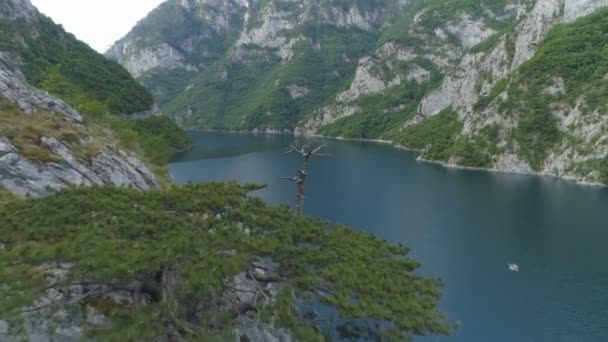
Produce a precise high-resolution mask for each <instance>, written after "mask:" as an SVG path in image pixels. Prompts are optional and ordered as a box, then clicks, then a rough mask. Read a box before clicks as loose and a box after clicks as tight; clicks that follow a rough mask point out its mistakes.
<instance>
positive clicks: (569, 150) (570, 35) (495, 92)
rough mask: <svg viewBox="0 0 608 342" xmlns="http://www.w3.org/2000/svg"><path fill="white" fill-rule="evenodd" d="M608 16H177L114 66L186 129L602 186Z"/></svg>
mask: <svg viewBox="0 0 608 342" xmlns="http://www.w3.org/2000/svg"><path fill="white" fill-rule="evenodd" d="M606 5H608V1H605V0H495V1H484V0H457V1H454V0H449V1H448V0H411V1H403V0H359V1H342V0H304V1H291V0H268V1H257V0H239V1H237V0H228V1H219V0H168V1H166V2H165V3H163V4H162V5H161V6H159V7H158V8H157V9H156V10H154V11H153V12H152V13H151V14H150V15H149V16H148V17H146V18H145V19H143V20H142V21H141V22H139V23H138V25H137V26H136V27H135V28H134V29H133V30H132V31H131V32H130V33H129V34H128V35H126V37H124V38H123V39H121V40H120V41H118V42H117V43H116V44H115V45H114V46H113V47H112V48H111V49H110V50H108V52H107V53H106V55H107V56H108V57H110V58H112V59H114V60H116V61H118V62H119V63H121V64H122V65H123V66H125V67H126V68H127V69H128V70H129V71H130V72H131V73H132V74H133V75H134V76H135V77H136V78H137V79H138V80H139V81H140V82H141V83H142V84H144V85H145V86H146V87H147V88H148V89H150V90H151V91H152V93H153V94H154V96H155V98H156V99H157V100H158V101H159V102H160V104H161V105H162V108H163V110H164V111H165V112H167V113H168V114H170V115H171V116H173V117H174V118H175V119H176V120H177V122H178V123H180V124H181V125H182V126H185V127H191V128H203V129H222V130H247V131H257V132H290V133H291V132H295V133H298V134H307V135H308V134H322V135H326V136H336V137H344V138H366V139H383V140H389V141H392V142H394V143H396V144H399V145H402V146H404V147H407V148H411V149H416V150H420V151H421V152H422V154H421V159H424V160H432V161H438V162H441V163H444V164H448V165H452V166H466V167H482V168H491V169H496V170H502V171H509V172H519V173H543V174H550V175H557V176H560V177H565V178H571V179H574V180H577V181H584V182H594V183H597V182H602V183H607V182H608V162H607V161H606V156H607V155H608V140H607V139H608V133H607V131H606V119H605V118H606V117H607V116H606V115H604V114H605V113H606V111H605V102H606V101H605V100H604V98H605V97H603V96H602V94H603V89H605V87H606V77H605V75H606V74H608V70H606V69H605V61H604V58H603V55H602V53H601V49H602V46H603V45H605V44H606V39H605V37H606V36H605V35H606V27H605V26H604V25H602V22H605V21H606V18H607V16H608V14H607V12H606V10H603V9H602V7H604V6H606ZM581 32H585V33H584V34H583V33H581ZM528 75H530V77H528Z"/></svg>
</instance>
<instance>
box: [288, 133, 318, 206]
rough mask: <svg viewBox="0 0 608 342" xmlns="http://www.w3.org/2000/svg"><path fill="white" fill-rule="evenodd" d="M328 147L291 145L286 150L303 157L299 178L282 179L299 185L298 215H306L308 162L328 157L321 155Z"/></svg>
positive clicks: (297, 197)
mask: <svg viewBox="0 0 608 342" xmlns="http://www.w3.org/2000/svg"><path fill="white" fill-rule="evenodd" d="M325 147H326V145H321V146H318V147H316V148H312V147H311V145H310V144H304V145H302V146H298V144H295V143H294V144H291V145H290V146H289V147H288V148H287V149H286V150H285V152H286V153H295V154H299V155H300V156H302V159H303V161H302V167H301V168H300V169H299V170H298V174H299V176H295V177H282V179H285V180H288V181H291V182H294V183H296V184H297V187H298V188H297V189H298V190H297V196H296V199H297V202H296V203H297V207H296V211H297V213H298V214H300V215H303V214H304V199H305V196H304V190H305V187H306V177H307V176H308V161H309V160H310V159H311V158H313V157H319V156H326V154H324V153H321V151H322V150H323V149H324V148H325Z"/></svg>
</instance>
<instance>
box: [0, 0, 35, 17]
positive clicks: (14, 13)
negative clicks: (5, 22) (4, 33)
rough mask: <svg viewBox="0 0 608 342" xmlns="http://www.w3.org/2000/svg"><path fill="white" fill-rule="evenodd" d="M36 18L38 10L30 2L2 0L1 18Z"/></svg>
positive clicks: (24, 0) (0, 7) (0, 6)
mask: <svg viewBox="0 0 608 342" xmlns="http://www.w3.org/2000/svg"><path fill="white" fill-rule="evenodd" d="M35 16H36V9H35V8H34V6H32V4H31V3H30V1H29V0H2V1H1V2H0V18H5V19H26V20H31V19H33V18H35Z"/></svg>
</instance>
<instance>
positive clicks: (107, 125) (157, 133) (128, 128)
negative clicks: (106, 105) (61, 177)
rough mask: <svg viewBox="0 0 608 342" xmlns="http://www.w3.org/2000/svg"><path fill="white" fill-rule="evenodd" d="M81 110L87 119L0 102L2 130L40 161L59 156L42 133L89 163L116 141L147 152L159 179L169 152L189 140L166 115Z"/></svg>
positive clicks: (186, 145)
mask: <svg viewBox="0 0 608 342" xmlns="http://www.w3.org/2000/svg"><path fill="white" fill-rule="evenodd" d="M83 113H84V119H85V123H86V124H85V125H84V126H80V125H74V124H71V123H69V122H67V121H65V119H64V116H63V115H61V114H57V113H49V112H44V111H38V112H36V113H33V114H31V115H25V114H24V113H23V112H22V111H21V110H20V109H19V108H18V107H17V106H15V105H13V104H9V103H6V102H5V103H0V135H2V136H6V137H7V138H9V139H10V140H11V142H12V144H13V145H14V146H15V147H16V148H17V149H18V150H19V152H20V153H21V154H22V155H23V156H24V157H26V158H27V159H29V160H32V161H35V162H40V163H48V162H57V161H59V159H60V158H59V156H57V155H55V154H53V153H52V152H51V151H50V150H49V149H48V148H47V147H46V146H44V144H43V141H42V139H43V138H55V139H57V140H59V141H62V142H64V143H67V144H69V145H70V149H71V152H72V153H73V155H74V156H75V157H76V158H77V159H78V160H79V161H80V162H83V163H87V164H88V163H90V162H91V160H92V158H94V157H96V156H97V155H99V154H100V153H101V152H102V151H103V150H104V149H105V148H106V147H107V146H112V145H118V146H120V147H121V148H123V149H125V150H127V151H132V152H136V153H137V154H138V155H140V156H141V157H143V159H144V160H145V161H147V162H148V164H149V166H150V167H151V168H152V170H153V171H154V173H155V174H156V175H157V176H158V177H159V178H160V179H165V178H166V175H167V167H166V164H167V162H168V161H169V158H170V157H171V156H172V155H173V154H174V153H175V152H177V151H181V150H184V149H187V148H189V147H190V145H191V140H190V137H189V136H188V135H187V134H186V133H185V132H184V131H183V130H182V129H181V128H180V127H179V126H177V124H175V123H174V122H173V121H171V119H169V118H167V117H151V118H146V119H136V120H133V119H128V118H125V117H120V116H113V115H109V114H106V113H103V112H101V113H99V112H96V113H90V112H83ZM90 138H93V139H90Z"/></svg>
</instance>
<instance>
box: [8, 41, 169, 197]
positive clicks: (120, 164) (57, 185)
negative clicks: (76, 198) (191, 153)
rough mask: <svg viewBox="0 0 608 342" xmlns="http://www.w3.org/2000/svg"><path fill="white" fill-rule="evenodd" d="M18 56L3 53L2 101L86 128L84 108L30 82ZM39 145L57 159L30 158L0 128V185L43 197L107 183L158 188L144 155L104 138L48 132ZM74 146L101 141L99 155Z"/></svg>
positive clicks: (20, 108) (79, 128)
mask: <svg viewBox="0 0 608 342" xmlns="http://www.w3.org/2000/svg"><path fill="white" fill-rule="evenodd" d="M15 60H16V59H15V57H12V56H11V55H10V54H6V53H0V103H12V104H14V105H16V106H17V108H16V110H17V111H19V112H21V114H20V115H24V116H32V115H34V114H35V113H37V112H44V113H48V115H53V116H57V117H58V118H59V119H58V120H59V121H63V122H64V124H65V125H68V126H72V127H73V128H74V130H76V131H80V132H87V128H86V123H85V122H84V120H83V118H82V116H81V115H80V113H78V112H77V111H76V110H74V109H73V108H71V107H70V106H68V105H67V104H65V103H64V102H63V101H61V100H60V99H58V98H55V97H53V96H50V95H48V94H47V93H45V92H42V91H40V90H37V89H35V88H33V87H31V86H30V85H28V84H27V82H26V80H25V77H24V76H23V75H22V74H21V72H19V71H18V70H17V69H16V66H15V62H14V61H15ZM9 61H11V62H9ZM1 131H2V130H0V132H1ZM38 144H39V145H40V148H42V149H44V150H46V151H47V152H48V153H49V154H50V155H53V156H54V159H55V160H53V161H52V162H48V161H40V160H32V159H28V157H26V156H25V155H24V153H23V152H22V151H20V150H19V148H18V147H17V146H16V144H14V143H13V142H12V141H11V140H10V139H9V138H8V137H7V136H3V135H2V134H1V133H0V187H3V188H6V189H7V190H9V191H11V192H12V193H14V194H16V195H19V196H23V197H39V196H44V195H47V194H49V193H50V192H54V191H59V190H62V189H66V188H69V187H73V186H93V185H103V184H113V185H115V186H133V187H136V188H139V189H142V190H150V189H158V188H159V183H158V181H157V179H156V177H155V175H154V174H153V173H152V172H151V170H150V169H149V168H148V167H147V166H146V165H145V164H144V163H143V162H142V161H141V160H139V159H138V158H137V157H136V156H135V155H131V154H128V153H127V152H125V151H122V150H121V149H120V148H118V147H117V146H115V145H114V144H112V143H111V142H110V141H107V140H105V139H104V140H102V139H100V138H99V137H93V136H83V137H81V138H80V141H76V142H75V141H60V140H58V139H56V138H54V137H50V136H49V137H42V138H41V139H40V141H39V142H38ZM76 145H78V146H79V147H82V148H83V149H86V146H98V148H97V150H98V151H97V152H96V154H95V155H86V156H82V157H83V158H84V159H87V160H83V158H80V159H79V158H77V157H76V156H75V153H74V149H75V148H76Z"/></svg>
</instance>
